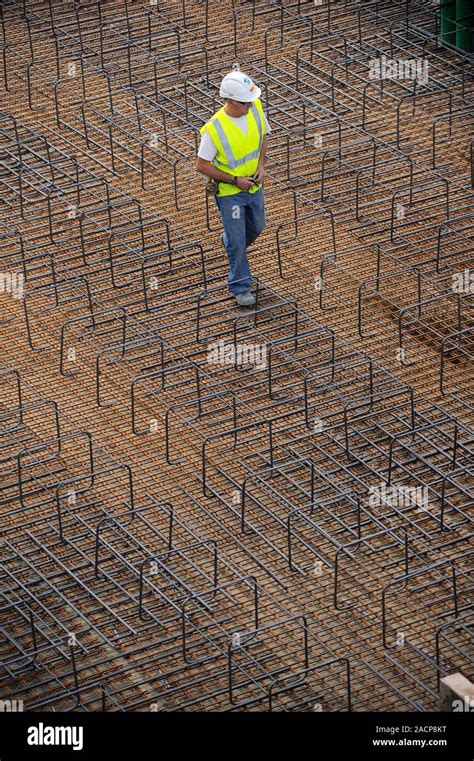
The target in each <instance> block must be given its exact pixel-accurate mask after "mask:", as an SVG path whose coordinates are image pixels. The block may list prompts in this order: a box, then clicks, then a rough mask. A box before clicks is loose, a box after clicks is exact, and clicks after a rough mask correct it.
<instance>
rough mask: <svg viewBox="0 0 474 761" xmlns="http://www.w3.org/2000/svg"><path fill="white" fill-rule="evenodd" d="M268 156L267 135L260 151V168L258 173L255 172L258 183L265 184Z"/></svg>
mask: <svg viewBox="0 0 474 761" xmlns="http://www.w3.org/2000/svg"><path fill="white" fill-rule="evenodd" d="M266 156H267V135H264V138H263V141H262V150H261V151H260V156H259V159H258V167H257V171H256V172H255V180H256V181H257V182H258V183H260V182H263V178H264V177H265V159H266Z"/></svg>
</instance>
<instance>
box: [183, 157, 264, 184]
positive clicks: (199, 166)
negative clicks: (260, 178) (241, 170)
mask: <svg viewBox="0 0 474 761" xmlns="http://www.w3.org/2000/svg"><path fill="white" fill-rule="evenodd" d="M196 171H197V172H199V173H200V174H204V175H205V176H206V177H210V178H211V179H212V180H217V182H227V183H232V182H233V180H234V176H233V175H232V174H227V172H223V171H222V170H221V169H218V168H217V167H216V166H214V164H212V163H211V162H210V161H206V160H205V159H202V158H200V157H199V156H198V159H197V161H196ZM252 185H253V182H252V180H249V179H247V177H238V178H237V187H238V188H239V190H248V189H249V188H251V187H252Z"/></svg>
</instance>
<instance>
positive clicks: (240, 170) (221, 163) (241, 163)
mask: <svg viewBox="0 0 474 761" xmlns="http://www.w3.org/2000/svg"><path fill="white" fill-rule="evenodd" d="M224 108H225V106H222V108H220V109H219V111H216V113H215V114H214V116H213V117H212V118H211V119H210V120H209V121H208V122H206V124H205V125H204V126H203V127H201V129H200V130H199V132H200V134H201V135H203V134H204V133H205V132H209V135H210V136H211V138H212V142H213V143H214V145H215V146H216V148H217V154H216V156H215V157H214V159H213V160H212V162H211V163H212V164H213V166H215V167H217V169H221V170H222V171H223V172H227V174H232V175H234V176H235V177H252V176H253V175H254V174H255V172H256V171H257V167H258V159H259V157H260V151H261V150H262V142H263V137H264V135H265V132H266V129H265V119H264V116H263V108H262V104H261V102H260V99H259V98H257V100H254V102H253V103H252V105H251V107H250V109H249V112H248V114H247V134H246V135H244V133H243V132H242V130H241V129H239V128H238V127H237V125H236V124H235V123H234V122H233V121H232V119H231V118H230V117H229V116H227V114H226V112H225V111H224ZM261 187H262V185H261V184H260V185H253V186H252V187H251V188H250V190H249V193H255V192H256V191H257V190H258V189H259V188H261ZM240 192H241V191H240V190H239V188H237V187H236V186H235V185H231V184H229V183H227V182H221V181H220V180H219V191H218V193H217V195H219V196H230V195H233V194H234V193H240Z"/></svg>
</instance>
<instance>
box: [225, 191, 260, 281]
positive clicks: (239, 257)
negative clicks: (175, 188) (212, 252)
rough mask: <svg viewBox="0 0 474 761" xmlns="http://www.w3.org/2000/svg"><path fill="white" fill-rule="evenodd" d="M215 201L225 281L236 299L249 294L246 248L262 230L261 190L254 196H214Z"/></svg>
mask: <svg viewBox="0 0 474 761" xmlns="http://www.w3.org/2000/svg"><path fill="white" fill-rule="evenodd" d="M216 202H217V205H218V207H219V211H220V215H221V218H222V224H223V225H224V246H225V247H226V250H227V256H228V257H229V265H230V269H229V275H228V278H227V282H228V285H229V290H230V291H231V292H232V293H233V294H234V296H236V295H237V294H238V293H246V292H247V291H249V290H250V285H251V283H252V276H251V274H250V268H249V263H248V261H247V247H248V246H250V245H251V244H252V243H253V242H254V241H255V240H256V239H257V238H258V236H259V235H260V233H261V232H262V230H263V229H264V228H265V208H264V201H263V188H259V190H257V191H256V192H255V193H245V192H240V193H234V194H233V195H231V196H216Z"/></svg>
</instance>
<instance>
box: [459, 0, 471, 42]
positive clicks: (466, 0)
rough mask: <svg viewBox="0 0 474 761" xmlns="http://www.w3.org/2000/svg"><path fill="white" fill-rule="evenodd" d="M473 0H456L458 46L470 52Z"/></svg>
mask: <svg viewBox="0 0 474 761" xmlns="http://www.w3.org/2000/svg"><path fill="white" fill-rule="evenodd" d="M472 6H473V4H472V0H456V47H457V48H460V49H461V50H464V51H466V53H470V52H471V51H472V34H473V19H474V16H473V12H472V10H473V7H472Z"/></svg>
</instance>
